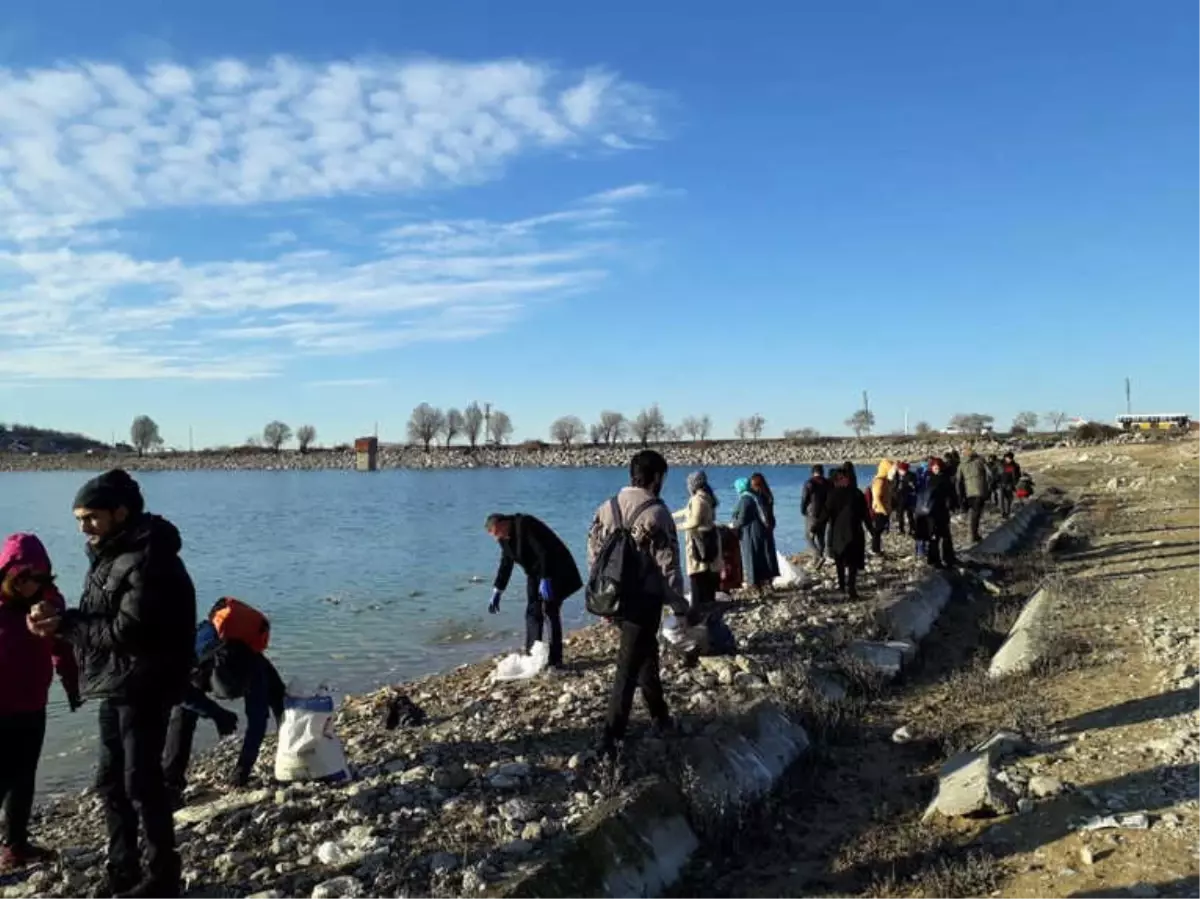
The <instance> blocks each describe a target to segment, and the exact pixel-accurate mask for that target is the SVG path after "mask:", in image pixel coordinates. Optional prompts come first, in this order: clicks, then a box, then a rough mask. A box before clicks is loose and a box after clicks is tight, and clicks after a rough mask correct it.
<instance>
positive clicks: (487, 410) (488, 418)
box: [483, 403, 492, 443]
mask: <svg viewBox="0 0 1200 899" xmlns="http://www.w3.org/2000/svg"><path fill="white" fill-rule="evenodd" d="M491 436H492V404H491V403H484V404H483V442H484V443H487V442H488V438H489V437H491Z"/></svg>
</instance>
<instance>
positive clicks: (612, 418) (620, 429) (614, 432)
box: [599, 410, 626, 446]
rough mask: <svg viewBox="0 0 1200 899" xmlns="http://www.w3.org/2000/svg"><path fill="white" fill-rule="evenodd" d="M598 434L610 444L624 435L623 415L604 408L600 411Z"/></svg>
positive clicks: (624, 422) (624, 423)
mask: <svg viewBox="0 0 1200 899" xmlns="http://www.w3.org/2000/svg"><path fill="white" fill-rule="evenodd" d="M599 427H600V436H601V438H602V439H603V440H604V442H605V443H607V444H609V445H610V446H611V445H612V444H614V443H617V442H618V441H620V439H621V438H622V437H624V436H625V428H626V421H625V416H624V415H622V414H621V413H620V412H612V411H609V410H606V411H604V412H601V413H600V426H599Z"/></svg>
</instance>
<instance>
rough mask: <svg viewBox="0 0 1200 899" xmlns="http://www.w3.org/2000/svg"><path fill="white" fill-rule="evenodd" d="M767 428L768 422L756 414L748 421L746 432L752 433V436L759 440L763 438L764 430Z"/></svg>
mask: <svg viewBox="0 0 1200 899" xmlns="http://www.w3.org/2000/svg"><path fill="white" fill-rule="evenodd" d="M766 426H767V420H766V419H765V418H763V417H762V416H761V415H759V414H758V413H757V412H755V413H754V414H753V415H751V416H750V417H749V418H747V419H746V430H747V431H749V432H750V436H751V437H753V438H754V439H755V440H757V439H758V438H759V437H761V436H762V432H763V428H765V427H766Z"/></svg>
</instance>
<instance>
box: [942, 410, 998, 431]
mask: <svg viewBox="0 0 1200 899" xmlns="http://www.w3.org/2000/svg"><path fill="white" fill-rule="evenodd" d="M995 420H996V419H995V418H994V417H993V416H991V415H983V414H982V413H979V412H959V413H958V414H957V415H953V416H951V417H950V427H951V428H952V429H954V430H955V431H958V432H959V433H960V434H982V433H983V432H984V431H987V430H989V429H990V428H991V426H992V422H994V421H995Z"/></svg>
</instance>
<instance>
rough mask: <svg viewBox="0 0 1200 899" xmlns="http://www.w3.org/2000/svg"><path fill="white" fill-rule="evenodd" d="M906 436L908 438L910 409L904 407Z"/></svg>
mask: <svg viewBox="0 0 1200 899" xmlns="http://www.w3.org/2000/svg"><path fill="white" fill-rule="evenodd" d="M904 436H905V437H907V436H908V407H907V406H905V407H904Z"/></svg>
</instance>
